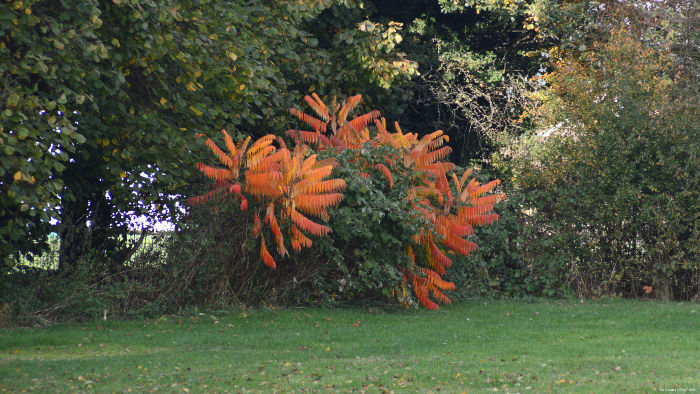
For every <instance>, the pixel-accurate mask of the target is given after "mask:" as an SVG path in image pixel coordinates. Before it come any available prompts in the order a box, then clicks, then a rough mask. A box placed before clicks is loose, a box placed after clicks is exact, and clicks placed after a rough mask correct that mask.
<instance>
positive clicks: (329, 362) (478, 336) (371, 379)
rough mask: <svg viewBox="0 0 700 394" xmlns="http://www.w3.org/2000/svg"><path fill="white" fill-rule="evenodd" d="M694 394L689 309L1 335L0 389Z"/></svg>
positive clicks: (343, 313)
mask: <svg viewBox="0 0 700 394" xmlns="http://www.w3.org/2000/svg"><path fill="white" fill-rule="evenodd" d="M485 389H488V390H491V391H506V392H516V391H518V392H519V391H529V390H532V391H534V392H542V391H554V392H569V391H574V392H579V391H580V392H617V391H628V392H640V391H654V390H666V391H670V390H672V389H673V390H675V391H680V390H687V391H688V392H691V391H693V390H694V391H696V392H698V391H700V305H698V304H694V303H683V304H679V303H659V302H644V301H624V300H605V301H596V302H589V301H586V302H584V303H578V302H575V301H561V302H556V301H540V302H535V303H526V302H519V301H471V302H462V303H458V304H455V305H451V306H448V307H443V308H442V309H441V310H440V311H437V312H430V311H426V310H417V311H416V310H400V311H391V312H386V311H379V310H367V309H313V308H305V309H276V310H271V309H264V310H252V311H251V310H249V311H247V312H241V311H237V312H228V313H224V312H219V313H207V314H195V315H183V316H171V315H168V316H163V317H161V318H159V319H155V320H153V319H152V320H148V321H97V322H89V323H81V324H70V325H57V326H53V327H50V328H26V329H22V328H16V329H5V330H3V331H2V332H1V333H0V391H9V392H17V391H21V390H40V391H60V392H66V391H82V390H85V391H138V392H143V391H166V392H173V391H174V392H182V391H185V392H186V391H191V392H207V391H214V392H222V391H228V392H239V391H241V392H246V391H254V392H260V391H262V392H269V391H303V390H309V391H331V390H332V391H340V392H348V391H353V390H357V391H371V392H377V391H381V390H389V391H391V390H394V391H401V392H406V391H421V392H425V391H429V390H433V391H437V390H441V391H448V392H454V391H466V392H474V391H483V390H485Z"/></svg>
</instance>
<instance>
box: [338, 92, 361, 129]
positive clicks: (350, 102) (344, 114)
mask: <svg viewBox="0 0 700 394" xmlns="http://www.w3.org/2000/svg"><path fill="white" fill-rule="evenodd" d="M361 101H362V96H361V95H359V94H358V95H355V96H352V97H350V98H348V99H347V101H346V102H345V104H343V107H342V108H341V109H340V111H339V112H338V124H344V123H345V120H347V118H348V114H349V113H350V111H352V110H353V109H355V107H357V104H359V103H360V102H361Z"/></svg>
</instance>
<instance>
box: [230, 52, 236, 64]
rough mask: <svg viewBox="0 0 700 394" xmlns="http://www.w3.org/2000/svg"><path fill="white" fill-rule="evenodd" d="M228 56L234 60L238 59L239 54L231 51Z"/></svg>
mask: <svg viewBox="0 0 700 394" xmlns="http://www.w3.org/2000/svg"><path fill="white" fill-rule="evenodd" d="M228 57H230V58H231V60H233V61H234V62H235V61H236V59H238V55H236V54H235V53H234V52H229V53H228Z"/></svg>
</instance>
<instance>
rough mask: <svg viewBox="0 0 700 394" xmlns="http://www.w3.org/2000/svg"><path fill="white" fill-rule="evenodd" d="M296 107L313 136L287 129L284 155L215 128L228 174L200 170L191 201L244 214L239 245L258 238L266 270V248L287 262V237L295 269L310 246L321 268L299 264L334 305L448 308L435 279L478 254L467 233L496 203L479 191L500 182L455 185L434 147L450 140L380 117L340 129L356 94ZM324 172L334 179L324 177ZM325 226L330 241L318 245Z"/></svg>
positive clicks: (457, 179) (490, 218)
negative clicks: (204, 182) (203, 188)
mask: <svg viewBox="0 0 700 394" xmlns="http://www.w3.org/2000/svg"><path fill="white" fill-rule="evenodd" d="M305 100H306V102H307V103H308V104H309V106H310V107H311V108H312V110H313V111H314V112H315V114H316V115H317V116H318V117H315V116H311V115H308V114H306V113H304V112H301V111H299V110H296V109H293V110H292V114H294V115H295V116H296V117H298V118H299V119H300V120H301V121H302V122H303V123H305V124H306V125H308V126H310V127H311V128H312V129H313V130H312V131H305V130H290V131H289V132H288V133H287V134H288V136H290V137H291V138H292V139H293V140H294V144H295V146H294V148H293V149H290V148H287V145H286V143H285V142H284V141H283V140H282V139H281V138H279V137H275V136H273V135H268V136H265V137H263V138H261V139H259V140H258V141H256V142H255V143H254V144H253V145H252V146H251V147H250V148H249V149H247V150H246V148H247V145H248V144H249V142H250V139H246V140H244V141H242V142H240V143H239V144H238V145H236V144H234V143H233V141H232V140H231V138H230V137H229V135H228V133H226V132H225V131H224V132H223V135H224V142H225V144H226V147H227V148H228V150H229V153H228V154H227V153H224V152H223V151H222V150H221V149H220V148H219V147H218V146H217V145H216V144H215V143H214V142H213V141H212V140H211V139H208V140H207V142H206V143H207V145H208V146H209V147H210V148H211V150H212V151H213V152H214V154H215V155H216V156H217V158H218V159H219V161H220V162H221V163H222V164H224V165H225V166H226V168H215V167H211V166H208V165H206V164H198V165H197V168H199V169H200V170H201V171H202V172H203V173H204V174H205V175H206V176H207V177H208V178H209V179H211V180H212V181H214V184H213V185H212V190H211V191H209V192H208V193H205V194H203V195H200V196H197V197H194V198H192V199H191V200H190V201H191V202H192V203H194V204H200V203H204V202H206V201H208V200H211V201H215V202H214V204H213V208H214V209H216V210H219V209H221V208H225V207H229V206H230V204H228V203H221V202H220V201H222V200H221V199H220V198H227V199H229V200H230V199H233V200H235V201H236V202H237V203H238V206H239V208H240V211H241V212H242V213H243V217H245V215H246V214H245V212H247V211H250V214H248V217H250V219H248V220H245V219H238V220H237V221H236V223H240V224H238V226H239V227H238V229H239V231H240V232H241V233H246V234H249V238H248V240H247V241H246V244H249V242H250V240H257V242H258V243H259V256H260V259H261V260H262V261H263V262H264V264H265V265H267V266H268V267H269V268H272V269H276V268H278V264H277V261H276V260H275V258H274V257H273V256H272V254H271V253H270V252H269V250H268V247H267V246H266V245H268V244H274V245H276V251H277V254H278V256H279V257H284V256H286V255H290V252H289V251H288V249H287V247H286V242H287V240H289V241H290V243H291V246H292V249H293V252H291V254H292V255H293V258H292V260H295V259H297V258H300V256H301V255H299V253H300V252H301V250H302V248H307V247H311V246H312V245H317V246H318V249H320V250H321V252H322V254H321V256H323V258H322V259H321V261H318V255H316V256H315V258H316V261H308V260H307V258H300V260H298V261H300V262H301V264H302V265H308V266H313V267H319V269H318V270H315V272H317V273H319V272H322V273H323V274H322V275H320V276H316V279H314V282H315V283H316V284H317V286H316V287H315V288H316V289H320V290H321V292H323V293H325V294H327V295H329V296H330V297H331V298H335V297H337V296H338V293H343V298H351V299H357V298H360V297H363V298H365V297H368V296H376V295H382V296H383V297H387V298H392V299H397V300H399V301H400V302H402V303H404V304H406V305H408V304H410V303H411V302H413V297H412V296H411V295H410V292H408V291H407V290H412V293H413V295H415V298H416V299H417V300H418V301H419V302H420V303H421V304H422V305H423V306H425V307H427V308H429V309H437V308H438V305H437V304H436V303H435V302H434V301H433V300H431V298H430V297H433V298H434V299H436V300H437V301H439V302H442V303H449V302H450V300H449V298H448V297H446V296H445V295H444V294H443V291H444V290H454V284H453V283H451V282H447V281H445V280H443V279H442V276H443V275H445V274H446V268H448V267H449V266H450V265H451V264H452V259H453V258H454V256H455V255H464V256H466V255H468V254H469V253H470V252H471V251H473V250H475V249H476V248H477V246H476V244H475V243H474V242H472V241H470V240H468V239H466V238H465V237H468V236H470V235H473V234H474V229H473V228H474V226H479V225H485V224H491V223H493V222H495V221H496V220H497V219H498V215H496V214H493V213H490V212H491V211H492V209H493V204H495V203H496V202H498V201H500V200H502V199H503V198H504V197H505V196H504V195H503V194H492V195H485V194H486V193H487V192H489V191H490V190H492V189H493V188H494V187H496V186H497V185H498V184H499V182H500V181H498V180H495V181H491V182H487V183H486V184H484V185H481V184H480V183H479V182H477V181H476V180H475V179H474V178H470V177H469V175H470V173H471V170H467V171H464V172H463V173H462V175H461V176H458V175H457V173H456V172H455V171H454V170H455V165H454V164H452V163H450V162H447V161H443V159H444V158H445V157H446V156H447V155H448V154H449V152H450V149H449V147H447V146H443V144H444V143H445V142H446V141H447V140H448V138H447V137H446V136H445V135H443V133H442V131H439V130H438V131H436V132H433V133H430V134H427V135H425V136H423V137H421V138H418V135H417V134H413V133H406V134H404V133H403V132H402V131H401V129H400V127H399V126H398V124H396V125H395V127H396V132H394V133H390V132H389V131H388V130H387V128H386V121H385V120H384V119H383V118H382V119H378V117H379V112H378V111H370V112H368V113H366V114H364V115H360V116H357V117H354V118H352V119H350V120H348V116H349V114H350V112H351V111H352V110H353V109H354V108H355V107H356V106H357V105H358V104H359V103H360V101H361V97H360V96H359V95H358V96H353V97H350V98H349V99H348V100H347V101H346V102H345V103H343V104H342V105H340V104H337V103H336V101H335V100H333V103H332V104H331V106H330V107H328V106H327V105H326V104H325V103H324V102H323V101H321V99H320V98H319V97H318V96H316V95H313V97H309V96H307V97H306V98H305ZM372 122H374V129H375V131H374V133H372V134H374V135H373V136H370V133H371V131H370V128H369V127H368V125H371V123H372ZM307 155H308V156H307ZM333 168H336V170H335V172H333ZM332 173H333V174H335V176H340V178H335V179H326V178H327V177H329V176H331V174H332ZM448 179H449V180H450V181H448ZM346 188H347V189H348V190H347V192H346V194H345V195H343V194H341V193H340V191H341V190H344V189H346ZM344 197H345V201H343V198H344ZM336 206H337V208H336V209H335V210H332V208H333V207H336ZM263 212H264V214H263ZM276 213H279V216H277V215H276ZM309 215H312V216H314V217H317V218H320V219H323V220H324V221H329V222H330V223H329V224H330V225H331V226H332V227H331V226H329V225H326V224H321V223H319V222H318V221H312V220H310V219H309V218H308V216H309ZM261 217H264V219H261ZM316 220H317V219H316ZM263 223H265V224H267V226H268V227H269V234H266V233H267V232H265V231H263V227H264V225H263ZM331 228H333V229H334V234H333V236H332V237H327V236H328V234H329V233H331ZM234 248H235V247H234ZM231 253H237V252H234V251H231ZM294 253H297V254H296V255H295V254H294ZM323 266H326V267H325V268H324V269H320V267H323ZM290 275H294V271H292V272H290Z"/></svg>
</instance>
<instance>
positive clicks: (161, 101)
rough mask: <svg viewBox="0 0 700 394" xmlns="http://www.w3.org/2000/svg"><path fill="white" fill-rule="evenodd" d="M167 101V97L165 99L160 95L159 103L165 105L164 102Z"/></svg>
mask: <svg viewBox="0 0 700 394" xmlns="http://www.w3.org/2000/svg"><path fill="white" fill-rule="evenodd" d="M167 102H168V99H166V98H165V97H161V98H160V105H163V106H165V104H166V103H167Z"/></svg>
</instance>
